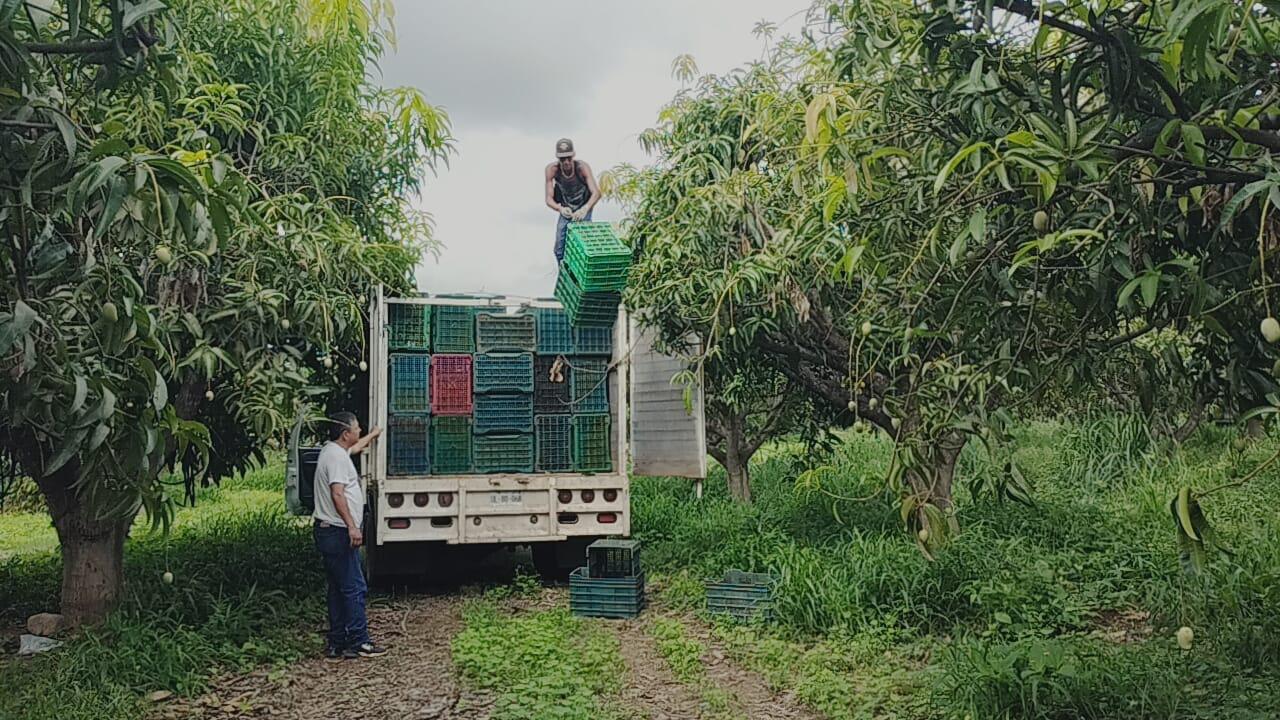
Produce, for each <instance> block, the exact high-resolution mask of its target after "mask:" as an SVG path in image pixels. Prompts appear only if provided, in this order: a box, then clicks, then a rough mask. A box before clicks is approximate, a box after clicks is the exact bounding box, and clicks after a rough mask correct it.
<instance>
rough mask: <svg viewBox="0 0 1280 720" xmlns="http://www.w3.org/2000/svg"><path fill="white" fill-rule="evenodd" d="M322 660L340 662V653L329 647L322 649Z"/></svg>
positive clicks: (336, 649)
mask: <svg viewBox="0 0 1280 720" xmlns="http://www.w3.org/2000/svg"><path fill="white" fill-rule="evenodd" d="M324 659H325V660H341V659H342V651H341V650H339V649H338V648H336V647H334V646H332V645H330V646H328V647H326V648H325V649H324Z"/></svg>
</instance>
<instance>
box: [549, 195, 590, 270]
mask: <svg viewBox="0 0 1280 720" xmlns="http://www.w3.org/2000/svg"><path fill="white" fill-rule="evenodd" d="M592 212H594V208H593V209H592V210H588V211H587V216H586V217H584V218H582V222H591V213H592ZM571 222H575V221H573V220H570V219H568V218H566V217H565V216H563V215H561V216H560V218H559V219H558V220H557V222H556V266H557V267H559V265H560V263H562V262H564V236H565V233H567V232H568V231H569V223H571Z"/></svg>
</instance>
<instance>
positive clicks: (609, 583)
mask: <svg viewBox="0 0 1280 720" xmlns="http://www.w3.org/2000/svg"><path fill="white" fill-rule="evenodd" d="M644 606H645V594H644V571H643V570H641V569H640V541H639V540H597V541H595V542H593V543H591V545H589V546H588V547H587V565H586V567H580V568H578V569H577V570H574V571H573V573H571V574H570V575H569V610H570V611H571V612H572V613H573V614H574V615H579V616H582V617H603V618H633V617H635V616H637V615H639V614H640V611H641V610H643V609H644Z"/></svg>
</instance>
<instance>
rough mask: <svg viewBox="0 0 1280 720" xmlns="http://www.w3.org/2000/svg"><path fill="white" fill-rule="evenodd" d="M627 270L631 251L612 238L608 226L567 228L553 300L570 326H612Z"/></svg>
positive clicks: (610, 227) (616, 237) (578, 225)
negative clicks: (558, 302)
mask: <svg viewBox="0 0 1280 720" xmlns="http://www.w3.org/2000/svg"><path fill="white" fill-rule="evenodd" d="M630 267H631V250H630V249H629V248H628V247H627V246H626V245H623V244H622V241H620V240H619V239H618V236H617V235H615V234H614V232H613V226H612V225H610V224H609V223H607V222H593V223H572V224H570V225H569V228H568V230H567V232H566V233H565V254H564V261H563V262H562V263H561V264H560V275H559V277H558V278H557V279H556V299H558V300H559V301H560V303H561V304H562V305H564V310H565V313H566V314H567V315H568V316H569V322H570V324H572V325H573V326H574V327H579V326H599V327H609V326H612V325H613V323H614V321H615V319H616V318H617V314H618V304H619V303H620V302H621V299H622V295H621V293H622V290H623V289H624V288H626V286H627V273H628V271H629V270H630Z"/></svg>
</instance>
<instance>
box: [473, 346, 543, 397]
mask: <svg viewBox="0 0 1280 720" xmlns="http://www.w3.org/2000/svg"><path fill="white" fill-rule="evenodd" d="M474 367H475V380H474V381H473V382H472V386H473V387H474V388H475V392H477V393H491V392H526V393H531V392H533V354H532V353H485V354H481V355H476V356H475V363H474Z"/></svg>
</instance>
